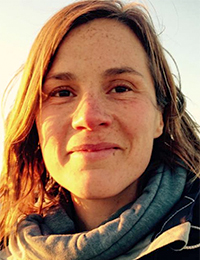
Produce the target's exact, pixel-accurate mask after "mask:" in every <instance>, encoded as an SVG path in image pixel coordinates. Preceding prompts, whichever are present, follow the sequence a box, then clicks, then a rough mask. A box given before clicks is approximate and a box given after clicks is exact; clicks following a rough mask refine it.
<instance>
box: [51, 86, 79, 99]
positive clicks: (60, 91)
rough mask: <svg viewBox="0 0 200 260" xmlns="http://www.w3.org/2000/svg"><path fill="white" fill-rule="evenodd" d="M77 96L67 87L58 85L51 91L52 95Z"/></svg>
mask: <svg viewBox="0 0 200 260" xmlns="http://www.w3.org/2000/svg"><path fill="white" fill-rule="evenodd" d="M73 96H75V95H74V94H73V93H72V91H70V90H69V89H67V88H66V87H58V88H56V89H54V90H53V91H51V93H50V97H60V98H62V97H73Z"/></svg>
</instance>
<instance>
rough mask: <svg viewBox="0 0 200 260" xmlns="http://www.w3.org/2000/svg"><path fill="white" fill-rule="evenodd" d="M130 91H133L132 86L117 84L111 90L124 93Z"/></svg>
mask: <svg viewBox="0 0 200 260" xmlns="http://www.w3.org/2000/svg"><path fill="white" fill-rule="evenodd" d="M128 91H131V88H129V87H126V86H117V87H115V88H113V89H112V90H111V92H115V93H123V92H128Z"/></svg>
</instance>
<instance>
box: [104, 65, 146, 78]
mask: <svg viewBox="0 0 200 260" xmlns="http://www.w3.org/2000/svg"><path fill="white" fill-rule="evenodd" d="M123 73H131V74H136V75H138V76H141V77H143V75H142V74H141V73H140V72H138V71H137V70H135V69H133V68H131V67H120V68H111V69H108V70H106V71H105V72H104V73H103V76H104V77H109V76H115V75H120V74H123Z"/></svg>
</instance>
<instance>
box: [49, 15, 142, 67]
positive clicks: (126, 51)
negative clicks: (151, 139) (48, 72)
mask: <svg viewBox="0 0 200 260" xmlns="http://www.w3.org/2000/svg"><path fill="white" fill-rule="evenodd" d="M138 57H139V58H138ZM94 59H95V60H96V61H97V60H98V61H101V60H104V62H106V63H109V62H111V61H112V62H113V63H118V64H119V65H120V66H125V65H126V64H120V63H126V62H129V63H131V62H132V63H135V66H136V65H137V63H138V62H139V63H141V62H145V63H146V61H147V57H146V53H145V51H144V48H143V46H142V45H141V43H140V41H139V39H138V38H137V37H136V35H135V34H134V32H133V31H132V30H131V29H130V28H129V27H128V26H127V25H125V24H123V23H121V22H119V21H116V20H113V19H102V18H100V19H95V20H93V21H90V22H88V23H86V24H83V25H80V26H78V27H76V28H75V29H73V30H72V31H70V32H69V34H68V35H67V36H66V37H65V39H64V40H63V42H62V44H61V45H60V48H59V50H58V52H57V55H56V57H55V60H54V62H53V67H55V63H56V65H57V66H58V65H60V66H62V65H63V66H64V65H68V66H69V65H70V64H71V65H72V66H73V65H74V64H76V66H79V65H80V62H82V61H84V62H86V61H87V60H90V61H94ZM139 63H138V64H139ZM113 65H114V64H113ZM115 65H116V64H115Z"/></svg>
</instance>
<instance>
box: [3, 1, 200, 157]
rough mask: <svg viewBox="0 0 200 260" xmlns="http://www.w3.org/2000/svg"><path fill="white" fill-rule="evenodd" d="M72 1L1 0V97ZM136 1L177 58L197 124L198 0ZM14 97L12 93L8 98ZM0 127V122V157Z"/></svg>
mask: <svg viewBox="0 0 200 260" xmlns="http://www.w3.org/2000/svg"><path fill="white" fill-rule="evenodd" d="M71 2H73V1H71V0H70V1H69V0H51V1H50V0H0V98H1V97H2V93H3V91H4V89H5V87H6V85H7V84H8V82H9V80H10V79H11V78H12V76H13V75H14V74H15V72H16V71H17V70H18V68H19V67H20V66H21V65H22V64H23V63H24V62H25V60H26V57H27V55H28V52H29V50H30V47H31V45H32V43H33V41H34V39H35V37H36V35H37V33H38V32H39V30H40V28H41V27H42V25H43V24H44V23H45V22H46V21H47V20H48V18H50V17H51V16H52V15H53V14H54V13H55V12H57V11H58V10H60V9H61V8H62V7H64V6H65V5H68V4H69V3H71ZM126 2H131V1H128V0H127V1H126ZM137 2H140V3H142V4H144V5H147V7H148V8H149V11H150V13H151V15H152V17H153V21H154V23H155V26H156V28H157V32H158V33H159V34H160V38H161V41H162V43H163V45H164V47H165V48H166V49H167V50H168V51H169V52H170V53H171V54H172V56H173V57H174V59H175V60H176V62H177V64H178V67H179V70H180V74H181V79H182V90H183V92H184V94H185V95H186V96H187V101H188V110H189V112H190V113H191V114H192V115H193V116H194V118H195V119H196V120H197V122H198V123H199V124H200V0H141V1H137ZM173 69H174V67H173ZM13 99H14V93H13V96H12V97H11V98H10V101H11V102H12V100H13ZM8 107H9V105H8ZM2 128H3V126H2V122H1V121H0V157H1V151H2V145H1V142H2V138H3V132H2ZM0 161H1V160H0Z"/></svg>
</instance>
